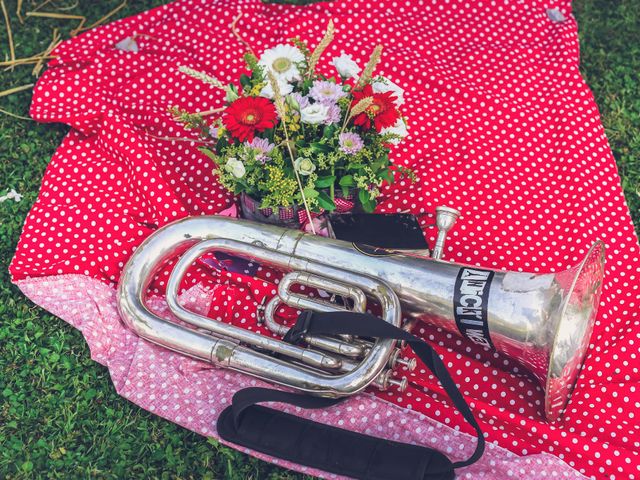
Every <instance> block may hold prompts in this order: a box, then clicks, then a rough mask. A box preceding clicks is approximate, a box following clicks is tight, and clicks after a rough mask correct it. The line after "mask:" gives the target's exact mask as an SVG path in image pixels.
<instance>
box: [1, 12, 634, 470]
mask: <svg viewBox="0 0 640 480" xmlns="http://www.w3.org/2000/svg"><path fill="white" fill-rule="evenodd" d="M71 3H72V2H71V1H69V2H68V4H71ZM118 3H119V0H108V1H104V2H95V3H94V2H88V1H85V2H82V3H81V4H80V5H78V6H77V7H76V8H75V9H74V10H73V11H72V12H71V13H74V14H82V15H86V16H87V17H88V18H89V22H92V21H95V20H96V19H98V18H100V17H101V16H102V15H103V14H104V13H106V12H108V11H109V10H111V9H112V8H114V7H115V6H117V4H118ZM161 3H163V2H160V1H153V0H144V1H140V0H138V1H136V2H135V5H133V6H132V5H129V6H128V7H126V8H125V9H123V10H122V11H120V12H119V14H118V15H117V17H118V18H121V17H124V16H128V15H132V14H134V13H137V12H139V11H142V10H146V9H148V8H151V7H153V6H155V5H159V4H161ZM6 4H7V8H8V10H9V12H10V15H11V21H12V26H13V30H14V38H15V42H16V51H17V52H18V56H19V57H25V56H28V55H31V54H34V53H37V52H39V51H41V50H43V49H44V48H45V47H46V46H47V45H48V43H49V41H50V35H51V30H52V28H53V27H62V28H63V31H67V32H68V31H69V30H70V29H71V28H73V26H74V25H72V23H73V22H69V21H60V20H51V19H35V18H31V19H29V20H27V22H26V23H25V25H24V26H21V25H20V24H19V22H18V20H17V18H16V16H15V13H14V12H15V10H16V4H15V2H13V1H12V2H6ZM24 4H25V7H24V9H23V10H24V11H26V10H27V9H29V8H31V7H30V6H31V1H30V0H25V1H24ZM57 5H62V3H61V2H57ZM575 10H576V13H577V16H578V20H579V22H580V41H581V49H582V72H583V74H584V76H585V78H586V79H587V82H588V83H589V85H590V86H591V88H592V89H593V91H594V93H595V96H596V99H597V101H598V105H599V106H600V110H601V113H602V121H603V123H604V125H605V127H606V129H607V134H608V136H609V140H610V142H611V147H612V148H613V152H614V154H615V157H616V160H617V162H618V166H619V169H620V174H621V176H622V182H623V186H624V189H625V194H626V198H627V201H628V202H629V205H630V207H631V211H632V216H633V218H634V221H635V224H636V228H639V227H640V201H639V198H638V196H637V194H636V188H637V186H638V183H639V182H640V128H639V124H640V74H639V72H640V13H639V12H640V0H633V1H617V2H613V1H611V0H600V1H597V0H577V1H576V4H575ZM6 45H7V37H6V31H5V29H4V25H3V24H2V27H0V52H2V55H1V56H2V57H4V56H5V55H7V56H8V49H7V47H6ZM30 72H31V69H30V68H29V67H18V68H16V69H15V70H14V71H13V72H4V71H2V72H1V73H0V79H1V81H0V90H4V89H7V88H11V87H14V86H19V85H24V84H28V83H31V82H32V81H33V79H32V77H31V73H30ZM29 101H30V93H29V92H22V93H18V94H15V95H12V96H9V97H3V98H0V108H2V109H4V110H8V111H11V112H13V113H16V114H20V115H27V112H28V106H29ZM66 130H67V129H66V127H63V126H61V125H40V124H36V123H34V122H30V121H23V120H18V119H15V118H12V117H9V116H6V115H2V114H0V190H2V189H4V188H15V189H16V190H17V191H18V192H20V193H22V194H23V195H24V200H23V201H22V202H20V203H14V202H12V201H9V202H4V203H2V204H0V478H7V477H9V478H25V479H31V478H69V479H71V478H87V477H91V478H181V479H189V478H198V479H200V478H227V479H246V478H254V479H263V478H272V479H275V478H301V477H300V476H299V475H296V474H292V473H290V472H286V471H284V470H281V469H278V468H276V467H274V466H272V465H269V464H266V463H264V462H260V461H258V460H255V459H252V458H250V457H247V456H246V455H243V454H240V453H238V452H235V451H234V450H231V449H228V448H225V447H222V446H220V445H218V444H217V443H216V442H213V441H210V440H207V439H205V438H203V437H201V436H199V435H196V434H194V433H191V432H189V431H187V430H185V429H183V428H180V427H178V426H176V425H174V424H172V423H170V422H167V421H165V420H161V419H159V418H158V417H156V416H154V415H152V414H150V413H147V412H145V411H143V410H141V409H140V408H138V407H136V406H135V405H133V404H131V403H129V402H128V401H126V400H123V399H122V398H120V397H119V396H118V395H117V394H116V392H115V390H114V388H113V386H112V384H111V381H110V379H109V375H108V372H107V370H106V369H105V368H103V367H101V366H100V365H98V364H97V363H94V362H93V361H91V360H90V358H89V350H88V348H87V347H86V345H85V343H84V341H83V339H82V336H81V335H80V333H79V332H78V331H76V330H75V329H73V328H71V327H70V326H68V325H67V324H66V323H64V322H63V321H61V320H59V319H57V318H56V317H54V316H52V315H49V314H48V313H47V312H45V311H43V310H41V309H40V308H38V307H36V306H34V305H33V304H32V303H31V302H29V301H28V300H26V299H25V298H24V297H23V296H22V295H21V293H20V292H19V291H18V289H17V288H15V287H14V286H13V285H11V283H10V282H9V275H8V273H7V266H8V264H9V261H10V259H11V257H12V255H13V252H14V250H15V247H16V243H17V240H18V237H19V234H20V230H21V227H22V222H23V221H24V218H25V216H26V215H27V212H28V210H29V207H30V206H31V204H32V203H33V202H34V201H35V199H36V196H37V193H38V189H39V187H40V181H41V178H42V175H43V173H44V169H45V167H46V165H47V163H48V161H49V159H50V158H51V155H52V154H53V152H54V150H55V148H56V147H57V145H58V144H59V142H60V141H61V139H62V137H63V135H64V134H65V132H66Z"/></svg>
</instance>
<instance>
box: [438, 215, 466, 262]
mask: <svg viewBox="0 0 640 480" xmlns="http://www.w3.org/2000/svg"><path fill="white" fill-rule="evenodd" d="M459 216H460V212H459V211H458V210H456V209H455V208H450V207H436V227H438V237H437V239H436V245H435V247H433V254H432V255H431V256H432V257H433V258H434V259H436V260H439V259H441V258H442V253H443V251H444V242H445V240H446V239H447V233H449V230H451V229H452V228H453V225H454V224H455V223H456V220H457V219H458V217H459Z"/></svg>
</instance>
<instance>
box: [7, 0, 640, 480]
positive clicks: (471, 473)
mask: <svg viewBox="0 0 640 480" xmlns="http://www.w3.org/2000/svg"><path fill="white" fill-rule="evenodd" d="M239 12H241V13H242V17H241V19H240V21H239V22H238V24H237V29H238V32H239V33H240V34H241V35H242V37H243V38H244V39H245V40H246V41H247V42H248V43H250V44H251V46H252V47H253V49H254V50H255V51H257V52H261V51H262V50H264V49H265V48H268V47H270V46H273V45H275V44H277V43H279V42H281V41H285V40H287V39H289V38H292V37H295V36H300V37H302V38H304V39H306V40H308V41H309V42H310V44H312V45H314V44H316V43H317V42H318V41H319V39H320V38H321V37H322V34H323V31H324V29H325V27H326V25H327V22H328V20H329V19H330V18H332V19H333V20H334V21H335V23H336V26H337V28H338V30H339V31H340V32H341V34H340V35H338V36H337V39H336V41H335V42H334V43H333V44H332V46H331V47H330V49H329V51H328V54H326V55H325V61H324V62H325V63H324V67H323V68H326V69H329V68H331V67H330V66H329V59H330V58H331V57H333V56H335V55H339V54H340V53H341V52H342V51H346V52H349V53H352V54H353V55H354V58H355V59H356V60H357V61H358V62H359V63H360V64H363V63H364V62H365V61H366V59H367V56H368V55H369V53H370V52H371V49H372V48H373V46H374V45H375V44H376V43H378V42H381V43H383V44H384V45H385V46H386V49H385V55H384V57H383V61H382V64H381V66H380V69H379V72H380V73H382V74H385V75H388V76H390V77H391V78H393V79H394V81H396V83H398V84H400V85H401V86H402V87H403V88H404V89H405V91H406V95H405V98H406V102H407V103H406V104H405V105H406V106H405V107H404V111H405V114H406V115H407V116H408V121H409V125H410V132H411V136H410V137H409V139H408V140H407V141H405V142H404V143H403V144H402V146H401V147H399V148H398V149H397V150H396V151H395V153H394V155H395V158H394V160H395V161H396V162H399V163H401V164H404V165H407V166H410V167H412V168H413V169H414V170H415V171H416V173H417V176H418V181H417V182H416V183H413V184H411V183H402V182H401V183H398V184H396V185H394V186H393V187H390V188H387V190H385V191H384V194H385V197H384V201H383V202H382V203H381V205H380V207H379V210H380V211H386V212H397V211H404V210H409V211H411V212H414V213H416V214H424V215H423V217H422V218H423V221H424V222H425V223H431V222H432V220H433V218H432V215H433V213H434V209H435V207H436V206H438V205H450V206H452V207H455V208H458V209H460V210H461V211H462V212H463V216H462V218H461V219H460V220H459V223H458V224H457V227H456V228H455V229H454V230H453V232H452V236H451V239H450V241H449V243H448V248H447V252H446V255H447V256H448V258H449V259H450V260H452V261H457V262H462V263H468V264H472V265H480V266H485V267H491V268H503V269H509V270H524V271H533V272H551V271H559V270H564V269H566V268H569V267H571V266H573V265H576V264H577V263H579V262H580V260H581V259H582V258H583V257H584V255H585V254H586V252H587V249H588V248H589V246H590V245H591V244H592V243H593V242H594V241H596V240H597V239H602V240H604V241H605V243H606V246H607V255H606V262H607V263H606V274H605V285H604V290H603V295H602V299H601V304H600V309H599V315H598V319H597V324H596V326H595V331H594V334H593V337H592V340H591V345H590V349H589V353H588V356H587V359H586V364H585V367H584V369H583V371H582V374H581V376H580V378H579V380H578V384H577V387H576V389H575V392H574V394H573V396H572V398H571V401H570V403H569V406H568V408H567V411H566V414H565V416H564V418H563V419H562V420H561V421H559V422H557V423H554V424H549V423H547V422H546V421H545V420H544V418H543V416H542V399H543V394H542V390H541V388H540V387H539V385H538V382H537V381H535V380H533V379H532V377H531V376H529V375H528V374H526V373H525V372H523V371H521V369H520V370H518V367H517V365H516V364H515V363H514V362H512V361H509V360H508V359H507V358H504V357H498V356H497V355H494V354H493V353H492V352H490V351H485V350H483V349H481V348H479V347H478V348H475V347H472V346H470V345H469V344H468V342H463V341H462V340H459V339H458V338H456V337H454V336H452V335H450V334H447V333H445V332H443V331H441V330H438V329H436V328H432V327H429V326H427V325H421V326H419V328H418V329H417V331H416V333H417V334H418V335H420V336H422V337H423V338H424V339H425V340H427V341H428V342H430V343H431V344H432V345H434V346H435V347H436V348H437V349H438V351H439V353H440V354H441V355H442V356H443V358H444V360H445V362H446V364H447V365H448V366H449V368H450V371H451V373H452V375H453V377H454V379H455V381H456V382H457V383H458V384H459V386H460V389H461V391H462V392H463V394H464V395H465V397H466V398H467V400H468V401H469V402H470V404H471V405H472V408H473V410H474V412H475V414H476V416H477V417H478V419H479V421H480V422H481V425H482V428H483V430H484V432H485V435H486V437H487V439H488V441H489V447H488V450H487V452H486V454H485V456H484V457H483V459H482V461H481V462H479V463H478V464H476V465H473V466H471V467H468V468H467V469H464V470H461V471H460V474H461V475H462V477H463V478H464V477H465V475H466V478H473V479H477V478H495V479H503V478H508V477H511V478H527V479H532V478H536V479H537V478H540V479H542V478H554V477H560V476H562V477H563V478H580V477H582V475H583V474H584V475H587V476H592V477H596V478H619V479H629V478H639V477H640V472H639V471H638V465H640V457H639V455H638V450H640V440H639V439H640V418H639V417H640V415H639V414H638V410H639V409H638V407H639V406H640V387H639V386H638V382H639V380H640V373H639V371H638V365H639V358H638V349H639V347H638V346H639V345H640V326H638V323H637V322H636V320H637V319H638V317H639V316H640V315H638V287H637V284H638V270H639V265H640V261H639V255H638V243H637V239H636V237H635V235H634V231H633V227H632V223H631V219H630V217H629V212H628V209H627V207H626V205H625V201H624V198H623V195H622V191H621V188H620V185H619V178H618V174H617V170H616V165H615V162H614V159H613V157H612V155H611V152H610V150H609V147H608V145H607V139H606V137H605V133H604V130H603V128H602V126H601V124H600V121H599V116H598V109H597V106H596V104H595V103H594V100H593V97H592V95H591V93H590V91H589V89H588V88H587V86H586V85H585V83H584V82H583V80H582V78H581V76H580V73H579V71H578V63H579V57H578V53H579V52H578V39H577V25H576V21H575V19H574V17H573V16H572V14H571V6H570V4H569V2H567V1H566V0H555V1H550V0H530V1H527V2H523V1H515V0H497V1H493V2H485V1H479V0H478V1H474V0H469V1H466V2H462V1H460V2H458V1H444V0H442V1H432V0H429V1H424V2H417V1H411V0H380V1H373V0H371V1H369V0H351V1H347V0H340V1H336V2H333V3H318V4H314V5H310V6H304V7H296V6H283V5H265V4H263V3H261V2H259V1H258V0H207V1H203V0H181V1H178V2H175V3H172V4H169V5H166V6H163V7H161V8H158V9H155V10H151V11H148V12H145V13H142V14H140V15H137V16H135V17H132V18H129V19H125V20H122V21H118V22H115V23H112V24H111V25H107V26H104V27H100V28H97V29H95V30H92V31H89V32H87V33H85V34H83V35H81V36H79V37H77V38H74V39H72V40H69V41H67V42H65V43H63V44H62V45H60V46H59V47H58V48H57V50H56V51H55V55H56V56H57V58H56V59H54V60H52V61H51V62H50V64H49V68H48V70H47V72H46V73H45V74H44V75H43V76H42V78H41V79H40V81H39V82H38V84H37V86H36V88H35V94H34V99H33V104H32V107H31V114H32V115H33V117H34V118H35V119H37V120H39V121H42V122H64V123H66V124H68V125H70V126H71V127H72V128H71V130H70V132H69V134H68V135H67V136H66V138H65V139H64V141H63V143H62V144H61V145H60V147H59V149H58V150H57V152H56V154H55V155H54V157H53V159H52V161H51V164H50V165H49V168H48V169H47V172H46V174H45V177H44V180H43V183H42V190H41V192H40V196H39V198H38V200H37V201H36V203H35V205H34V206H33V209H32V211H31V213H30V214H29V216H28V218H27V220H26V223H25V226H24V232H23V234H22V237H21V239H20V243H19V245H18V249H17V252H16V255H15V258H14V259H13V262H12V264H11V273H12V275H13V281H14V282H15V283H16V284H17V285H18V286H19V287H20V288H21V289H22V291H23V292H24V293H25V294H26V295H27V296H29V297H30V298H32V299H33V300H34V301H35V302H36V303H38V304H40V305H42V306H43V307H44V308H46V309H48V310H50V311H51V312H53V313H54V314H56V315H58V316H60V317H61V318H63V319H65V320H66V321H68V322H70V323H71V324H73V325H74V326H76V327H77V328H79V329H80V330H81V331H82V332H83V334H84V336H85V338H86V340H87V342H88V344H89V345H90V348H91V354H92V357H93V358H94V359H95V360H96V361H98V362H100V363H102V364H104V365H106V366H107V367H108V368H109V370H110V372H111V376H112V379H113V382H114V384H115V386H116V388H117V390H118V392H119V393H120V394H121V395H122V396H124V397H126V398H128V399H130V400H131V401H133V402H135V403H136V404H138V405H140V406H141V407H142V408H145V409H147V410H149V411H152V412H154V413H156V414H158V415H161V416H163V417H165V418H167V419H170V420H172V421H174V422H176V423H178V424H180V425H183V426H185V427H187V428H189V429H192V430H194V431H197V432H199V433H201V434H204V435H209V436H216V431H215V420H216V418H217V416H218V414H219V413H220V412H221V410H222V409H223V408H224V407H225V406H226V405H228V402H229V399H230V396H231V395H232V394H233V392H235V391H236V390H237V389H239V388H241V387H244V386H247V385H257V384H261V382H259V381H257V380H255V379H252V378H250V377H247V376H244V375H241V374H237V373H233V372H230V371H224V370H219V369H216V368H213V367H211V366H210V365H207V364H204V363H202V362H197V361H194V360H191V359H188V358H186V357H183V356H181V355H178V354H175V353H171V352H169V351H167V350H164V349H162V348H160V347H156V346H153V345H151V344H149V343H147V342H145V341H142V340H140V339H139V338H138V337H136V336H135V335H133V334H132V333H131V332H129V331H128V330H127V329H126V328H125V327H124V326H123V324H122V322H121V321H120V319H119V317H118V314H117V310H116V308H115V291H114V287H115V282H116V281H117V280H118V277H119V273H120V271H121V269H122V267H123V264H124V262H125V261H126V260H127V258H128V257H129V255H130V254H131V252H132V251H133V249H134V248H135V247H136V246H137V245H138V244H140V242H141V241H142V240H143V239H145V238H146V237H147V236H148V235H149V234H151V233H152V232H153V231H154V230H156V229H157V228H158V227H160V226H162V225H165V224H167V223H168V222H170V221H172V220H175V219H178V218H181V217H185V216H187V215H201V214H215V213H220V212H223V211H225V210H226V209H228V208H229V207H230V206H231V205H232V203H233V198H232V197H231V195H229V194H228V193H227V192H226V191H225V190H224V189H223V188H221V187H220V185H218V183H217V182H216V178H215V177H214V176H213V175H212V173H211V171H212V165H211V163H210V160H208V159H207V158H206V157H205V156H204V155H202V154H200V152H199V151H198V150H197V149H196V146H195V144H194V143H191V142H184V141H175V140H172V137H179V136H181V137H184V136H189V135H192V133H189V132H185V131H184V130H182V129H181V128H180V127H179V126H178V124H176V123H175V122H174V121H173V120H172V119H171V117H170V115H169V113H168V112H167V108H168V107H169V106H172V105H177V106H179V107H182V108H185V109H188V110H191V111H195V110H207V109H212V108H216V107H219V106H221V105H222V102H223V98H222V96H221V95H220V94H219V92H218V91H216V90H214V89H213V88H211V87H209V86H207V85H205V84H202V83H200V82H198V81H196V80H193V79H191V78H189V77H187V76H185V75H182V74H180V73H179V72H178V66H180V65H186V66H190V67H192V68H196V69H198V70H201V71H205V72H208V73H212V74H214V75H215V76H216V77H218V78H220V79H222V80H223V81H225V82H229V81H235V79H236V78H237V77H238V75H239V73H240V72H241V71H242V69H243V68H244V67H243V65H242V63H241V62H242V59H241V56H240V54H239V53H240V52H242V51H243V50H244V47H243V45H242V43H241V42H240V41H239V40H238V38H237V37H236V36H235V35H234V34H233V32H232V29H231V27H230V25H231V23H232V22H233V20H234V18H235V17H236V16H237V15H238V13H239ZM425 233H426V236H427V240H428V242H429V243H430V245H433V243H434V241H435V232H434V231H433V229H429V228H426V229H425ZM258 276H259V277H260V278H257V279H248V278H241V276H240V275H237V274H222V273H216V272H215V271H214V270H210V269H207V268H206V266H205V265H203V266H202V268H200V269H198V270H194V271H193V272H191V274H190V276H189V277H188V280H187V284H186V285H185V290H184V293H183V302H184V303H185V304H186V305H188V306H189V307H190V308H192V309H195V310H197V311H199V312H202V313H205V314H208V315H209V316H211V317H213V318H222V319H224V320H225V321H230V322H234V323H236V324H238V325H243V326H245V327H246V328H257V327H256V325H255V308H256V305H257V304H258V302H259V300H260V299H261V298H262V297H263V296H264V295H267V294H271V292H273V291H274V290H273V285H274V284H273V279H272V278H270V277H269V273H268V272H261V273H260V274H259V275H258ZM165 280H166V275H163V276H160V277H159V278H158V279H157V280H156V282H155V284H154V288H155V293H156V294H157V295H154V296H152V299H151V303H152V304H153V305H154V306H155V307H154V308H156V309H157V311H159V312H164V314H166V310H167V309H166V306H165V304H164V302H163V300H162V295H161V294H162V290H163V285H164V281H165ZM514 372H515V373H514ZM410 380H411V381H410V386H409V388H408V389H407V391H405V392H404V393H402V394H401V393H399V391H397V390H393V389H392V390H389V391H388V392H384V393H380V392H375V391H369V392H367V393H365V394H362V395H359V396H358V397H356V398H352V399H350V400H348V401H347V402H346V403H343V404H340V405H338V406H336V407H333V408H330V409H327V410H325V411H321V412H318V411H315V412H305V411H300V412H297V413H298V414H300V415H306V416H308V417H311V418H314V419H316V420H318V421H322V422H325V423H329V424H333V425H338V426H342V427H345V428H349V429H351V430H355V431H360V432H366V433H370V434H373V435H376V436H381V437H387V438H392V439H396V440H399V441H405V442H412V443H419V444H427V445H436V446H438V447H439V448H442V449H444V450H445V453H447V455H448V456H450V457H451V458H453V459H458V460H459V459H462V458H465V456H467V455H468V454H469V453H470V452H471V451H472V449H473V442H474V440H473V436H472V435H471V431H470V430H469V427H468V426H467V425H466V424H465V422H464V420H463V419H462V417H461V415H460V414H458V412H457V411H456V410H455V409H454V408H452V406H451V404H450V403H449V401H448V399H447V398H446V396H445V395H443V393H442V390H441V388H440V386H439V385H438V383H437V382H436V381H435V378H434V377H432V376H431V375H430V374H429V373H428V372H426V371H425V370H424V369H422V368H420V367H419V368H418V369H417V370H416V371H415V372H413V374H411V376H410ZM281 408H286V407H281ZM253 453H254V454H255V455H257V456H261V457H262V458H267V459H269V458H268V457H266V456H264V455H260V454H257V453H255V452H253ZM270 460H272V461H276V460H274V459H270ZM282 464H283V465H285V466H288V467H290V468H297V469H300V470H304V471H307V472H309V473H313V474H316V475H324V476H329V474H326V473H323V472H319V471H314V470H309V469H306V470H305V469H304V468H303V467H301V466H298V465H291V464H288V463H284V462H282Z"/></svg>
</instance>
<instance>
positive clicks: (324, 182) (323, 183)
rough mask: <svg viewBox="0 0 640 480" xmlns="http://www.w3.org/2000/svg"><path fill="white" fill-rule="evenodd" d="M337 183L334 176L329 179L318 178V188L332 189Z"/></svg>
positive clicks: (328, 177)
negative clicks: (334, 183)
mask: <svg viewBox="0 0 640 480" xmlns="http://www.w3.org/2000/svg"><path fill="white" fill-rule="evenodd" d="M335 181H336V177H335V176H334V175H330V176H327V177H318V179H317V180H316V188H326V187H330V186H331V185H333V182H335Z"/></svg>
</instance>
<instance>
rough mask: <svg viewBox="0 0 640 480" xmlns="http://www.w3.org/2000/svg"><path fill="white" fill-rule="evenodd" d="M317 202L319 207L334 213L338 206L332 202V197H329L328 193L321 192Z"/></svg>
mask: <svg viewBox="0 0 640 480" xmlns="http://www.w3.org/2000/svg"><path fill="white" fill-rule="evenodd" d="M316 201H317V202H318V205H320V206H321V207H322V208H324V209H325V210H327V211H329V212H333V211H334V210H335V209H336V204H335V203H333V200H331V197H330V196H329V195H327V193H326V192H320V194H319V195H318V198H317V199H316Z"/></svg>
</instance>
